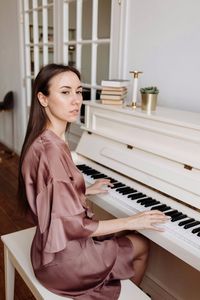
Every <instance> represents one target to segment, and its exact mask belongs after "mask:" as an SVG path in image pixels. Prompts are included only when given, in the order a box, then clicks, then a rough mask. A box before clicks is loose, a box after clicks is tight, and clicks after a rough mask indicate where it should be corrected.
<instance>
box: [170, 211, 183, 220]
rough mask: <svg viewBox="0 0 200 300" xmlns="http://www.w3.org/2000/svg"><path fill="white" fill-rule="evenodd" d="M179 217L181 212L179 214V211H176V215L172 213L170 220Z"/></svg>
mask: <svg viewBox="0 0 200 300" xmlns="http://www.w3.org/2000/svg"><path fill="white" fill-rule="evenodd" d="M179 216H182V212H180V211H178V212H177V213H174V214H173V215H172V216H171V217H172V219H174V218H176V217H179Z"/></svg>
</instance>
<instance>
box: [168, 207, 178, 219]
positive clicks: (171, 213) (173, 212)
mask: <svg viewBox="0 0 200 300" xmlns="http://www.w3.org/2000/svg"><path fill="white" fill-rule="evenodd" d="M177 212H178V210H176V209H173V210H170V211H168V212H165V215H166V216H170V217H172V216H173V215H174V214H176V213H177Z"/></svg>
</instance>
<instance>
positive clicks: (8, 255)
mask: <svg viewBox="0 0 200 300" xmlns="http://www.w3.org/2000/svg"><path fill="white" fill-rule="evenodd" d="M34 233H35V227H33V228H29V229H25V230H21V231H17V232H14V233H10V234H6V235H3V236H1V239H2V241H3V244H4V262H5V295H6V298H5V299H6V300H14V283H15V269H16V270H17V272H18V273H19V274H20V276H21V277H22V279H23V280H24V282H25V283H26V285H27V286H28V288H29V289H30V290H31V292H32V293H33V295H34V297H35V298H36V299H37V300H63V299H71V298H67V297H62V296H58V295H56V294H54V293H51V292H50V291H49V290H47V289H46V288H45V287H44V286H42V285H41V284H40V283H39V281H38V280H37V279H36V277H35V275H34V273H33V269H32V265H31V261H30V247H31V242H32V239H33V236H34ZM133 299H137V300H148V299H150V298H149V297H148V296H147V295H146V294H145V293H143V292H142V291H141V290H140V289H139V288H138V287H137V286H136V285H134V284H133V283H132V282H131V281H130V280H122V289H121V294H120V298H119V300H133Z"/></svg>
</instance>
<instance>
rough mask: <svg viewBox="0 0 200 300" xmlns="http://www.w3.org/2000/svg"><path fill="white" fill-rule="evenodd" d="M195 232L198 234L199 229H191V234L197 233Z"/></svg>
mask: <svg viewBox="0 0 200 300" xmlns="http://www.w3.org/2000/svg"><path fill="white" fill-rule="evenodd" d="M197 232H200V227H197V228H194V229H192V233H197Z"/></svg>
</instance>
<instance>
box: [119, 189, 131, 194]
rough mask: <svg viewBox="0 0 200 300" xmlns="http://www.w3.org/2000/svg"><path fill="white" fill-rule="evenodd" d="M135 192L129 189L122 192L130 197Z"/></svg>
mask: <svg viewBox="0 0 200 300" xmlns="http://www.w3.org/2000/svg"><path fill="white" fill-rule="evenodd" d="M133 192H134V190H133V189H127V190H125V191H124V192H121V194H122V195H129V194H132V193H133Z"/></svg>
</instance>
